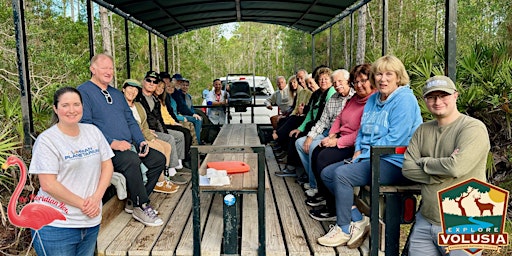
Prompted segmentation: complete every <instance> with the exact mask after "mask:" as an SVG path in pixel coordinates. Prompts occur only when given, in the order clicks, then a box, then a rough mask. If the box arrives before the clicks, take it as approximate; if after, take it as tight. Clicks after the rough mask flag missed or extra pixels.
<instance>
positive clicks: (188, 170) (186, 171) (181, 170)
mask: <svg viewBox="0 0 512 256" xmlns="http://www.w3.org/2000/svg"><path fill="white" fill-rule="evenodd" d="M176 171H177V172H185V173H192V170H191V169H190V168H187V167H185V166H183V168H181V169H176Z"/></svg>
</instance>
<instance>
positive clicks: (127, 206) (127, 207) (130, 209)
mask: <svg viewBox="0 0 512 256" xmlns="http://www.w3.org/2000/svg"><path fill="white" fill-rule="evenodd" d="M124 211H125V212H126V213H129V214H132V213H133V202H132V200H130V199H126V202H124ZM153 211H154V212H155V214H156V215H158V211H157V210H155V209H153Z"/></svg>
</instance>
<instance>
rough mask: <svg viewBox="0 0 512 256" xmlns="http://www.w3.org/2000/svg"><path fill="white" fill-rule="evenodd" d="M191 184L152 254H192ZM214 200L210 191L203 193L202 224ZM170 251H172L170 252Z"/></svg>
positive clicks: (202, 224)
mask: <svg viewBox="0 0 512 256" xmlns="http://www.w3.org/2000/svg"><path fill="white" fill-rule="evenodd" d="M190 187H191V185H189V186H188V187H187V188H186V189H185V190H186V191H185V194H184V195H183V197H182V198H181V199H180V201H179V203H178V205H177V206H176V208H175V209H174V212H173V214H172V215H171V218H170V219H169V221H168V222H167V225H166V227H165V229H164V230H163V232H162V234H161V235H160V238H159V239H158V242H157V243H156V244H155V246H154V247H153V250H152V255H173V252H174V251H176V255H192V254H193V235H192V194H191V192H190ZM211 201H212V195H211V194H210V193H203V194H201V226H202V227H203V226H204V223H205V221H206V217H207V215H208V209H209V208H210V204H211ZM169 252H170V253H169Z"/></svg>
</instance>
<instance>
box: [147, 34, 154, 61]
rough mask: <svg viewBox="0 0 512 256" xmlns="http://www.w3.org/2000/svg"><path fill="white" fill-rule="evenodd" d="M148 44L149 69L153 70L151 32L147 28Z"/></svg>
mask: <svg viewBox="0 0 512 256" xmlns="http://www.w3.org/2000/svg"><path fill="white" fill-rule="evenodd" d="M148 45H149V47H148V48H149V70H153V44H152V43H151V32H150V31H149V30H148Z"/></svg>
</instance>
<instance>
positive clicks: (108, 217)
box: [101, 196, 125, 227]
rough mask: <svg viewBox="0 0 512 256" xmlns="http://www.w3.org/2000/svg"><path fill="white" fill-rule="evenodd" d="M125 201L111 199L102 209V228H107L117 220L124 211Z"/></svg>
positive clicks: (115, 197)
mask: <svg viewBox="0 0 512 256" xmlns="http://www.w3.org/2000/svg"><path fill="white" fill-rule="evenodd" d="M124 202H125V201H124V200H119V199H118V198H117V196H114V197H112V198H110V200H108V201H107V203H105V204H104V205H103V207H102V211H101V227H106V226H108V225H109V224H110V222H111V221H112V220H113V219H114V218H116V217H117V216H118V215H119V213H121V212H122V211H123V209H124Z"/></svg>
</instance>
